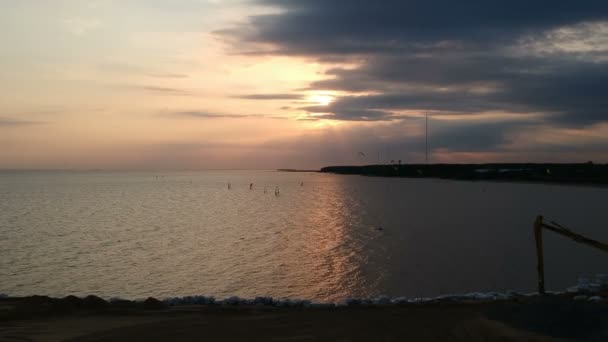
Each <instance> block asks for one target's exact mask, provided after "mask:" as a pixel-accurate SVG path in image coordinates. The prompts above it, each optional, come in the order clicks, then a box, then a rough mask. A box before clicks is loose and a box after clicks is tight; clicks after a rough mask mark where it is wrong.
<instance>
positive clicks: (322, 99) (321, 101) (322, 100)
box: [308, 95, 334, 106]
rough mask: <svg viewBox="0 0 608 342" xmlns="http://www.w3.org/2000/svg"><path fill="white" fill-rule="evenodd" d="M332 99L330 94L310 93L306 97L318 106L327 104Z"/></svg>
mask: <svg viewBox="0 0 608 342" xmlns="http://www.w3.org/2000/svg"><path fill="white" fill-rule="evenodd" d="M333 100H334V97H333V96H331V95H311V96H309V97H308V101H310V102H313V103H316V104H318V105H320V106H327V105H329V104H330V103H331V102H332V101H333Z"/></svg>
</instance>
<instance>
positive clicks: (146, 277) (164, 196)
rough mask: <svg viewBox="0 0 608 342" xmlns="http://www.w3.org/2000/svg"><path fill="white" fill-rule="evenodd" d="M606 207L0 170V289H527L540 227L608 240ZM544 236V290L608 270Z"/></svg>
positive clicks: (531, 285) (110, 293)
mask: <svg viewBox="0 0 608 342" xmlns="http://www.w3.org/2000/svg"><path fill="white" fill-rule="evenodd" d="M228 182H230V183H231V186H232V188H231V189H228V186H227V183H228ZM251 182H253V183H254V188H253V190H249V184H250V183H251ZM301 182H303V186H302V184H301ZM276 187H279V190H280V196H275V194H274V192H275V188H276ZM265 188H266V190H267V191H266V192H265V191H264V189H265ZM607 199H608V189H606V188H592V187H574V186H556V185H543V184H509V183H486V182H456V181H442V180H429V179H425V180H416V179H389V178H368V177H360V176H339V175H329V174H318V173H281V172H274V171H208V172H180V173H133V172H131V173H114V172H81V173H78V172H21V173H14V172H13V173H11V172H2V173H0V293H6V294H10V295H29V294H46V295H52V296H64V295H68V294H75V295H85V294H97V295H100V296H104V297H114V296H118V297H125V298H141V297H146V296H155V297H170V296H182V295H213V296H216V297H220V298H223V297H229V296H233V295H236V296H241V297H255V296H260V295H265V296H273V297H286V298H305V299H312V300H317V301H340V300H343V299H345V298H348V297H372V296H378V295H388V296H392V297H397V296H407V297H418V296H434V295H439V294H446V293H465V292H471V291H491V290H495V291H505V290H508V289H512V290H518V291H534V290H535V284H536V273H535V272H536V271H535V249H534V248H535V247H534V238H533V234H532V223H533V221H534V218H535V216H536V215H537V214H541V213H542V214H544V215H545V216H546V217H547V218H550V219H553V220H556V221H557V222H559V223H561V224H563V225H566V226H568V227H571V228H572V229H574V230H576V231H578V232H580V233H584V234H588V235H589V236H591V237H594V238H596V239H600V240H608V202H607ZM378 227H382V230H379V229H378ZM545 235H546V237H545V258H546V282H547V286H548V288H549V289H555V290H561V289H564V288H566V287H567V286H569V285H572V284H573V283H576V281H577V278H579V277H590V276H593V275H594V274H595V273H602V272H604V273H607V272H608V257H607V256H606V255H605V254H603V253H602V252H597V251H594V250H592V249H590V248H589V247H586V246H580V245H577V244H575V243H573V242H571V241H567V240H565V239H564V238H562V237H559V236H555V235H552V233H546V234H545Z"/></svg>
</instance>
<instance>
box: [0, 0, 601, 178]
mask: <svg viewBox="0 0 608 342" xmlns="http://www.w3.org/2000/svg"><path fill="white" fill-rule="evenodd" d="M0 3H1V4H2V11H0V23H1V24H0V89H2V91H1V92H0V169H128V170H131V169H133V170H143V169H154V170H160V169H162V170H196V169H274V168H300V169H311V168H318V167H322V166H326V165H340V164H372V163H378V162H382V163H385V162H389V161H390V160H402V162H403V163H421V162H424V152H425V116H426V115H428V117H429V120H428V137H429V154H430V159H431V162H436V163H439V162H442V163H472V162H479V163H485V162H586V161H588V160H593V161H594V162H597V163H608V112H607V110H608V2H607V1H605V0H587V1H584V0H581V1H568V0H551V1H548V0H536V1H529V0H528V1H523V0H511V1H508V2H507V1H487V0H484V1H482V0H469V1H466V2H463V1H461V2H455V1H452V0H424V1H423V0H367V1H366V0H52V1H51V0H0ZM360 152H363V153H360Z"/></svg>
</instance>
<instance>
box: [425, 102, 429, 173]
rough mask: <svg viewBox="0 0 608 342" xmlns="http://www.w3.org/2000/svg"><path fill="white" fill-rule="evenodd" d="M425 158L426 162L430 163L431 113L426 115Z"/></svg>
mask: <svg viewBox="0 0 608 342" xmlns="http://www.w3.org/2000/svg"><path fill="white" fill-rule="evenodd" d="M424 121H425V125H424V160H425V163H426V164H428V163H429V114H428V113H426V114H425V115H424Z"/></svg>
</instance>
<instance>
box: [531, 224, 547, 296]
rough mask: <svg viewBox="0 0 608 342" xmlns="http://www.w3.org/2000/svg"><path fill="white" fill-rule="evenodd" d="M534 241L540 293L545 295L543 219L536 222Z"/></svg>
mask: <svg viewBox="0 0 608 342" xmlns="http://www.w3.org/2000/svg"><path fill="white" fill-rule="evenodd" d="M534 239H535V240H536V262H537V264H536V270H537V272H538V293H539V294H541V295H544V294H545V263H544V260H543V217H542V216H540V215H539V216H537V217H536V220H535V221H534Z"/></svg>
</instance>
